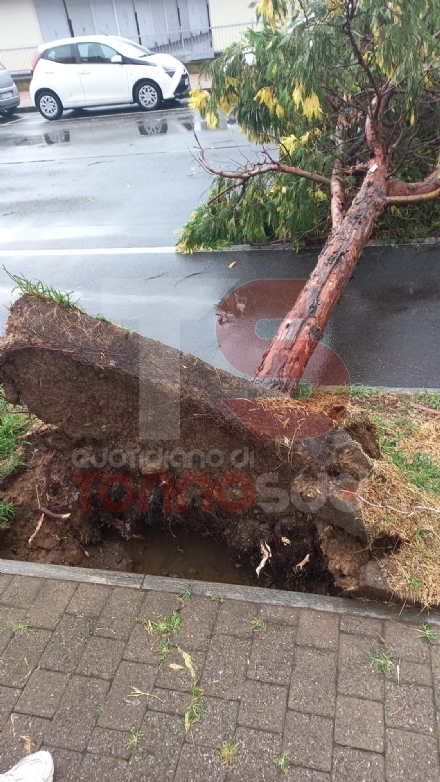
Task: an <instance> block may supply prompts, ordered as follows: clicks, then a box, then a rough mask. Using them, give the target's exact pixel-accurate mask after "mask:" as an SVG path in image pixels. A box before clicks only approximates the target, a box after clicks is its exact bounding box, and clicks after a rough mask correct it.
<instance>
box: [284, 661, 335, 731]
mask: <svg viewBox="0 0 440 782" xmlns="http://www.w3.org/2000/svg"><path fill="white" fill-rule="evenodd" d="M335 703H336V654H335V653H334V652H327V651H325V650H324V649H310V648H308V647H297V649H296V661H295V666H294V669H293V673H292V678H291V684H290V693H289V708H290V709H295V710H297V711H305V712H312V713H314V714H321V715H322V716H329V717H333V714H334V710H335Z"/></svg>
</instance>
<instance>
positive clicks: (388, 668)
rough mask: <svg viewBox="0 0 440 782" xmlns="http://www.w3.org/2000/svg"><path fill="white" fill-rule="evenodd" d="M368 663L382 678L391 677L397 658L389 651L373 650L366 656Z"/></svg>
mask: <svg viewBox="0 0 440 782" xmlns="http://www.w3.org/2000/svg"><path fill="white" fill-rule="evenodd" d="M367 659H368V662H369V663H370V665H371V667H372V668H374V670H375V671H376V673H381V674H382V675H383V676H391V674H392V672H393V671H394V668H395V667H396V665H397V662H398V661H397V658H396V657H395V656H394V654H393V653H392V652H390V650H389V649H385V648H384V649H373V651H371V652H370V654H369V655H368V658H367Z"/></svg>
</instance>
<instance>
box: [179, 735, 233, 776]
mask: <svg viewBox="0 0 440 782" xmlns="http://www.w3.org/2000/svg"><path fill="white" fill-rule="evenodd" d="M225 777H226V769H225V768H224V767H223V766H222V764H221V762H220V758H219V756H218V755H217V753H216V752H215V750H213V749H207V748H206V747H193V746H190V745H189V744H185V745H184V746H183V748H182V751H181V753H180V758H179V762H178V764H177V769H176V775H175V777H174V782H207V780H209V782H223V781H224V779H225Z"/></svg>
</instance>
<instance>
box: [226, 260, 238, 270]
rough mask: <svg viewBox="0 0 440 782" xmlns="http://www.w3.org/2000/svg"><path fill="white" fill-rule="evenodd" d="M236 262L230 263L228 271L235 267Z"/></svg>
mask: <svg viewBox="0 0 440 782" xmlns="http://www.w3.org/2000/svg"><path fill="white" fill-rule="evenodd" d="M236 263H237V261H232V263H230V264H229V266H228V269H232V268H233V267H234V266H235V265H236Z"/></svg>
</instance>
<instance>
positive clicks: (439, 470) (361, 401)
mask: <svg viewBox="0 0 440 782" xmlns="http://www.w3.org/2000/svg"><path fill="white" fill-rule="evenodd" d="M0 382H1V383H2V385H3V387H4V392H5V400H7V402H8V403H9V404H10V405H11V404H12V405H22V406H23V405H24V407H21V408H19V409H18V410H17V408H16V407H15V408H11V407H8V406H7V402H6V401H4V402H3V403H2V404H3V410H2V413H1V415H2V421H1V425H0V471H1V470H2V472H0V480H1V502H2V503H3V521H2V516H1V505H0V525H1V526H2V529H1V531H0V548H1V550H0V555H1V556H3V557H7V558H18V559H32V560H36V561H41V562H53V563H57V564H58V563H63V564H70V565H81V566H86V567H87V566H90V567H106V568H110V569H123V570H130V569H131V561H130V555H129V550H128V548H127V547H126V546H125V544H124V540H127V539H131V540H133V539H135V540H136V539H140V538H141V537H142V536H143V535H144V534H145V532H146V530H148V529H149V528H151V527H153V526H154V527H161V528H163V529H164V530H167V531H171V532H172V533H173V534H174V532H175V531H176V530H178V529H186V530H191V531H192V532H195V533H197V534H198V535H200V536H207V535H208V536H210V537H214V538H215V539H217V540H219V541H221V542H222V543H223V544H225V545H226V546H227V547H228V550H229V552H230V555H231V557H232V558H234V559H235V560H238V562H239V563H243V564H245V566H246V567H247V568H248V571H247V572H248V573H249V572H252V573H253V574H254V575H253V577H252V578H249V576H247V578H248V581H247V583H255V584H260V585H262V586H273V587H279V588H285V589H300V590H310V591H318V592H319V591H321V592H322V591H323V592H327V593H330V594H338V593H345V594H351V595H365V596H368V597H371V596H373V597H374V596H380V597H386V598H390V597H392V596H394V597H395V598H396V599H400V600H410V601H413V602H419V603H423V604H425V605H428V604H429V605H437V604H438V603H439V601H440V572H438V570H439V569H438V561H440V560H439V554H440V531H439V530H438V527H439V526H440V514H439V511H438V505H439V502H438V501H437V502H436V497H435V495H436V494H438V493H439V492H440V459H439V448H438V442H439V427H440V417H439V416H436V415H430V414H429V412H426V410H425V409H422V408H429V409H436V407H435V406H436V404H437V399H436V398H434V396H432V395H431V396H432V398H428V397H424V396H421V397H417V398H414V399H410V398H402V397H399V396H398V395H391V396H390V395H388V396H383V395H380V394H379V393H378V392H375V391H374V390H369V391H367V390H365V391H364V390H362V389H361V388H357V389H356V390H355V393H354V394H352V396H351V399H349V389H347V388H345V389H338V390H334V391H326V392H324V391H322V390H319V391H318V390H313V392H312V394H311V395H310V396H309V397H308V398H307V399H305V398H299V399H290V398H286V397H279V396H277V395H276V394H275V393H273V392H270V391H268V390H266V389H264V388H262V387H258V386H256V385H254V384H252V383H250V382H248V381H247V380H244V379H241V378H237V377H235V376H232V375H230V374H229V373H227V372H224V371H221V370H217V369H215V368H214V367H212V366H210V365H208V364H206V363H205V362H203V361H201V360H200V359H198V358H196V357H194V356H191V355H185V354H183V353H180V352H179V351H177V350H174V349H172V348H169V347H167V346H164V345H162V344H160V343H158V342H155V341H153V340H150V339H147V338H144V337H141V336H140V335H138V334H135V333H130V332H128V331H126V330H125V329H123V328H121V327H119V326H116V325H114V324H111V323H109V322H107V321H104V320H102V319H94V318H91V317H90V316H88V315H86V314H85V313H84V312H83V311H81V310H79V309H76V308H75V307H74V306H72V304H71V303H70V302H69V303H68V304H65V303H63V302H62V301H60V300H57V301H51V300H50V298H48V297H47V296H46V295H43V294H42V293H39V294H38V295H33V294H26V295H24V296H23V297H22V298H21V299H19V300H18V302H16V303H15V304H14V306H13V307H12V310H11V316H10V318H9V321H8V327H7V333H6V336H5V337H4V338H3V339H2V340H1V341H0ZM237 400H241V401H243V400H247V402H246V406H245V409H244V413H243V410H241V409H240V410H238V409H235V407H236V405H235V407H234V404H235V403H236V402H237ZM16 413H18V415H16ZM14 419H16V424H15V425H14V426H15V430H14V432H13V434H12V435H7V436H8V437H9V438H10V439H11V437H12V445H11V446H10V447H9V450H8V449H7V448H6V450H5V449H4V448H3V450H1V449H2V447H3V445H2V443H3V440H2V439H1V438H2V436H3V435H1V432H2V431H3V428H4V427H6V428H5V433H6V431H7V430H9V431H10V430H11V427H12V429H14V426H13V424H12V422H13V421H14ZM5 422H6V424H5ZM329 422H330V423H329ZM320 426H321V427H323V428H321V429H320V428H319V427H320ZM259 427H260V428H259ZM5 438H6V435H5ZM19 438H20V439H19ZM245 455H246V458H244V457H245ZM8 465H9V466H8ZM237 465H239V466H237ZM40 522H41V523H40ZM38 525H40V526H38ZM29 541H31V542H30V543H29ZM262 552H265V561H264V565H263V567H262V568H261V572H260V575H259V577H257V575H256V573H255V571H256V569H257V567H258V566H259V565H261V562H262ZM244 569H245V568H244ZM250 569H251V570H250ZM185 575H186V576H187V575H188V574H185Z"/></svg>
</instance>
